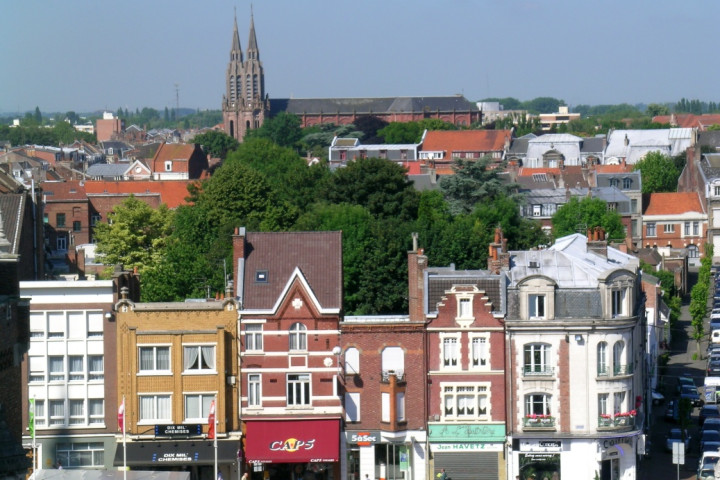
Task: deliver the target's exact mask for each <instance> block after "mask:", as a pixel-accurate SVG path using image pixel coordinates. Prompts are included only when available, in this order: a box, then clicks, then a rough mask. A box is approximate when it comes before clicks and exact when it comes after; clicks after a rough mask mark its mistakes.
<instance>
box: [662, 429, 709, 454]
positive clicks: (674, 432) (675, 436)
mask: <svg viewBox="0 0 720 480" xmlns="http://www.w3.org/2000/svg"><path fill="white" fill-rule="evenodd" d="M718 435H720V434H718ZM678 442H682V443H684V444H685V452H686V453H687V451H688V450H689V449H690V435H689V434H688V433H687V430H686V431H685V432H683V431H682V430H681V429H679V428H671V429H670V431H669V432H668V434H667V435H666V436H665V449H666V450H667V451H668V452H671V451H672V449H673V443H678Z"/></svg>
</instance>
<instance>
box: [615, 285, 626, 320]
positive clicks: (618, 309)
mask: <svg viewBox="0 0 720 480" xmlns="http://www.w3.org/2000/svg"><path fill="white" fill-rule="evenodd" d="M625 295H626V290H624V289H623V290H613V291H612V316H613V317H624V316H627V314H626V313H625Z"/></svg>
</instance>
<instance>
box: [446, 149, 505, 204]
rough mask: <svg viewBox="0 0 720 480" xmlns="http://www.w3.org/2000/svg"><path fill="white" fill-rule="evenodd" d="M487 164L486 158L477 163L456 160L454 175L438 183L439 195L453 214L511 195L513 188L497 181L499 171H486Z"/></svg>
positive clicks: (488, 160) (488, 159)
mask: <svg viewBox="0 0 720 480" xmlns="http://www.w3.org/2000/svg"><path fill="white" fill-rule="evenodd" d="M490 162H491V158H490V157H487V156H486V157H483V158H481V159H479V160H464V159H457V160H455V163H454V164H453V171H454V172H455V174H454V175H448V176H445V177H442V178H441V179H440V191H441V192H442V193H443V196H444V197H445V200H446V201H447V202H448V205H449V207H450V212H451V213H452V214H458V213H470V212H472V211H473V210H474V209H475V205H476V204H477V203H478V202H483V201H490V200H492V199H494V198H495V197H497V196H498V195H510V194H511V190H512V186H510V185H508V184H506V183H503V182H501V181H500V179H499V178H498V176H497V172H498V170H496V169H489V168H488V165H489V163H490Z"/></svg>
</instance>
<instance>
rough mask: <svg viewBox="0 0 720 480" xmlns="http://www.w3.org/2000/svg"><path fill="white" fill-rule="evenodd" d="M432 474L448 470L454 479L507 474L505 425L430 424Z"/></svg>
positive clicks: (483, 479) (493, 479)
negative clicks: (504, 453)
mask: <svg viewBox="0 0 720 480" xmlns="http://www.w3.org/2000/svg"><path fill="white" fill-rule="evenodd" d="M428 427H429V434H430V451H431V453H432V468H433V470H432V471H433V477H435V476H436V475H437V473H439V472H442V470H443V469H444V470H445V473H446V474H447V476H448V477H449V478H451V479H452V480H496V479H498V478H504V477H505V462H504V457H503V451H504V446H505V425H477V424H448V425H429V426H428Z"/></svg>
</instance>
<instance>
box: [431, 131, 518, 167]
mask: <svg viewBox="0 0 720 480" xmlns="http://www.w3.org/2000/svg"><path fill="white" fill-rule="evenodd" d="M511 139H512V131H511V130H430V131H426V132H425V133H424V134H423V139H422V141H421V144H422V145H421V147H420V151H419V156H420V160H421V161H423V162H426V163H427V164H429V165H431V166H434V167H435V168H436V169H442V167H443V166H445V167H448V166H450V165H452V163H453V162H454V161H455V160H459V159H462V160H479V159H481V158H483V157H485V156H489V157H490V158H491V160H492V162H493V163H499V162H500V161H502V160H503V158H505V152H506V151H507V149H508V148H509V147H510V141H511Z"/></svg>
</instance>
